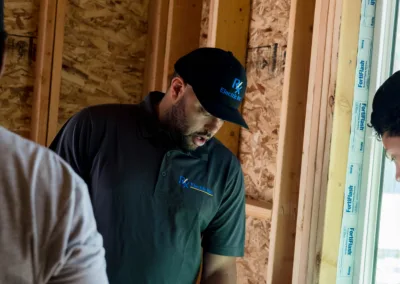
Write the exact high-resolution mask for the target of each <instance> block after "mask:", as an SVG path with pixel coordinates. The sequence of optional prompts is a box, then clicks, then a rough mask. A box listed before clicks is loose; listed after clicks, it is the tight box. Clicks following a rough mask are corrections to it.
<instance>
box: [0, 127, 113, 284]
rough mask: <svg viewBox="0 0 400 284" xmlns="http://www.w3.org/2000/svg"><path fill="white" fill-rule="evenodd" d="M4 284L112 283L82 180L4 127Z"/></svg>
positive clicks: (0, 175)
mask: <svg viewBox="0 0 400 284" xmlns="http://www.w3.org/2000/svg"><path fill="white" fill-rule="evenodd" d="M0 283H21V284H24V283H62V284H64V283H78V284H79V283H82V284H83V283H85V284H92V283H93V284H103V283H104V284H107V283H108V280H107V276H106V264H105V258H104V249H103V239H102V237H101V235H100V234H99V233H98V231H97V227H96V223H95V219H94V216H93V209H92V206H91V202H90V199H89V194H88V191H87V187H86V185H85V183H84V182H83V180H82V179H81V178H80V177H79V176H77V175H76V174H75V173H74V172H73V170H72V169H71V168H70V167H69V166H68V165H67V164H66V163H65V162H64V161H63V160H62V159H61V158H59V157H58V156H56V155H55V154H54V153H52V152H51V151H50V150H47V149H45V148H44V147H41V146H39V145H36V144H35V143H33V142H30V141H28V140H26V139H23V138H22V137H19V136H17V135H15V134H13V133H11V132H9V131H8V130H6V129H4V128H2V127H0Z"/></svg>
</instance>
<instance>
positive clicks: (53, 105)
mask: <svg viewBox="0 0 400 284" xmlns="http://www.w3.org/2000/svg"><path fill="white" fill-rule="evenodd" d="M67 1H68V0H58V1H57V14H56V24H55V36H54V48H53V64H52V67H51V87H50V106H49V119H48V128H47V137H46V145H47V146H49V145H50V143H51V142H52V141H53V139H54V137H55V136H56V134H57V126H58V107H59V101H60V91H61V71H62V58H63V56H62V54H63V47H64V23H65V14H66V7H67Z"/></svg>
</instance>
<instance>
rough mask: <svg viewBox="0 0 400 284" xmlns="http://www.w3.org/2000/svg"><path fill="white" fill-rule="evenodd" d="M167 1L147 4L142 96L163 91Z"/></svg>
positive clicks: (155, 1) (159, 0)
mask: <svg viewBox="0 0 400 284" xmlns="http://www.w3.org/2000/svg"><path fill="white" fill-rule="evenodd" d="M168 8H169V0H152V1H150V3H149V29H148V40H147V54H146V68H145V75H144V85H143V96H146V95H147V94H148V93H149V92H151V91H162V90H163V74H164V61H165V48H166V40H167V26H168Z"/></svg>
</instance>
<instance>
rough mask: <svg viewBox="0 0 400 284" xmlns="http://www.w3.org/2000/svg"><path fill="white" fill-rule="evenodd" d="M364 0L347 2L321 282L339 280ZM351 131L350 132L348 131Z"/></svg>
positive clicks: (340, 53)
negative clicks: (342, 227)
mask: <svg viewBox="0 0 400 284" xmlns="http://www.w3.org/2000/svg"><path fill="white" fill-rule="evenodd" d="M360 15H361V1H343V7H342V17H341V24H340V25H341V28H340V42H339V58H338V71H337V80H336V92H335V106H334V113H335V116H334V118H333V129H332V141H331V143H332V146H331V149H330V163H329V179H328V185H327V194H326V209H325V220H324V222H325V224H327V225H328V224H329V226H325V227H324V228H323V240H322V252H321V268H320V275H319V280H318V283H327V284H329V283H336V273H337V259H338V254H339V246H340V232H341V224H342V213H343V196H344V192H345V184H346V168H347V156H348V151H349V141H350V125H351V115H352V106H353V95H354V81H355V72H356V64H357V50H358V38H359V36H358V34H359V29H360ZM346 130H347V131H346Z"/></svg>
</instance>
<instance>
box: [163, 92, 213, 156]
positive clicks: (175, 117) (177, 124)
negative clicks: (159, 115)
mask: <svg viewBox="0 0 400 284" xmlns="http://www.w3.org/2000/svg"><path fill="white" fill-rule="evenodd" d="M162 123H163V124H164V125H165V126H166V128H167V130H168V133H169V135H170V137H171V139H172V140H173V141H174V143H175V144H176V146H178V147H179V148H181V149H182V150H184V151H194V150H196V148H197V147H198V146H196V145H195V144H194V143H193V138H194V136H195V135H200V136H207V137H208V138H210V137H211V134H210V133H208V132H207V131H204V132H193V133H189V129H190V126H189V124H188V119H187V117H186V112H185V97H183V98H182V99H181V100H179V101H178V102H177V103H176V104H175V105H173V106H172V107H171V108H170V109H169V110H168V111H167V112H166V113H165V115H164V118H163V120H162Z"/></svg>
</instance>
